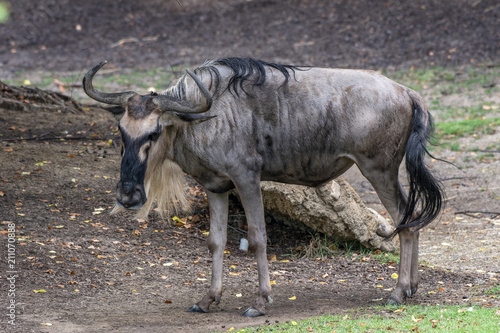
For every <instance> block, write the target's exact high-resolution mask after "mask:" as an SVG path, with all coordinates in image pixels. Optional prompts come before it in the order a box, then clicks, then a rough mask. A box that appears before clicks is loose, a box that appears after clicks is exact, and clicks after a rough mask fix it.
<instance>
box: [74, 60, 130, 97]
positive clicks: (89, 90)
mask: <svg viewBox="0 0 500 333" xmlns="http://www.w3.org/2000/svg"><path fill="white" fill-rule="evenodd" d="M107 63H108V62H107V61H106V60H105V61H103V62H101V63H100V64H99V65H97V66H94V67H93V68H92V69H91V70H89V71H88V72H87V74H85V76H84V77H83V90H84V91H85V93H86V94H87V95H88V96H89V97H90V98H92V99H94V100H96V101H98V102H101V103H106V104H113V105H125V104H126V103H127V100H128V99H129V98H130V97H132V96H134V95H136V93H135V92H133V91H126V92H121V93H103V92H101V91H99V90H97V89H94V87H93V86H92V79H93V78H94V75H95V74H96V73H97V71H98V70H100V69H101V67H102V66H104V65H106V64H107Z"/></svg>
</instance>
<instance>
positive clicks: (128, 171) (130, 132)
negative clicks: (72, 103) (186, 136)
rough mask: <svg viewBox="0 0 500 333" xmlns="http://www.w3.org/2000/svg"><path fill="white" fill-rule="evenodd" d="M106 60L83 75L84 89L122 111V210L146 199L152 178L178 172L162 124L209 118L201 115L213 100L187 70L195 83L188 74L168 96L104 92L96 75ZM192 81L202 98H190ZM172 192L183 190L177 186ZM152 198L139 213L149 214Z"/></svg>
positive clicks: (137, 206)
mask: <svg viewBox="0 0 500 333" xmlns="http://www.w3.org/2000/svg"><path fill="white" fill-rule="evenodd" d="M105 64H106V61H104V62H101V63H100V64H99V65H97V66H95V67H94V68H92V69H91V70H90V71H89V72H88V73H87V74H86V75H85V77H84V78H83V88H84V90H85V93H86V94H87V95H88V96H89V97H90V98H92V99H94V100H96V101H98V102H101V103H105V104H111V105H115V107H112V108H108V109H107V110H108V111H110V112H112V113H114V114H123V117H122V118H121V120H120V125H119V129H120V133H121V137H122V162H121V171H120V181H119V182H118V184H117V194H116V200H117V205H116V207H115V208H116V209H114V211H115V212H116V211H119V210H120V209H123V208H127V209H133V210H137V209H140V208H141V207H143V206H144V204H145V203H146V201H147V199H148V196H149V195H148V192H150V185H151V184H152V182H153V183H154V182H155V180H154V178H155V177H161V176H162V175H161V173H162V172H163V173H165V172H167V171H165V170H164V169H167V170H170V173H172V171H175V172H177V173H179V172H180V168H179V167H178V166H177V165H174V164H173V163H172V162H169V161H168V160H166V154H167V148H166V146H165V144H166V143H165V141H166V140H168V139H167V138H166V134H165V132H166V131H164V128H165V127H168V126H175V125H176V124H181V123H188V122H200V121H204V120H207V119H209V118H211V117H206V116H204V115H201V113H203V112H206V111H208V110H209V109H210V106H211V103H212V98H211V94H210V92H209V91H208V89H207V88H206V87H205V85H204V84H203V83H202V82H201V79H200V78H199V77H198V76H197V75H195V74H194V73H193V72H191V71H189V70H187V73H188V74H189V77H190V78H191V79H192V81H191V80H189V82H188V80H187V76H186V75H184V76H183V77H182V78H181V79H180V80H179V82H178V83H177V85H176V86H174V87H172V88H171V89H170V90H169V92H170V93H168V94H165V95H158V94H155V93H151V94H147V95H140V94H137V93H135V92H132V91H128V92H120V93H103V92H101V91H99V90H96V89H95V88H94V87H93V85H92V79H93V77H94V75H95V74H96V73H97V71H98V70H99V69H100V68H101V67H103V66H104V65H105ZM192 82H194V83H196V86H197V87H198V89H199V90H198V91H200V92H201V94H202V96H199V98H186V90H187V89H188V88H190V87H188V85H189V84H191V83H192ZM193 100H195V101H193ZM159 174H160V175H159ZM163 176H165V175H163ZM171 185H175V184H171ZM177 187H178V186H177ZM181 190H182V189H181ZM155 191H156V197H158V196H159V198H158V199H159V200H160V199H164V198H161V195H158V191H159V190H158V189H155ZM174 191H179V189H178V188H176V189H175V190H174ZM174 195H176V194H175V193H174ZM154 199H155V198H154V195H153V198H151V200H150V202H149V204H148V205H146V206H147V209H146V211H144V212H142V213H140V214H141V215H144V213H145V214H147V211H149V208H150V207H151V204H152V202H151V201H152V200H154ZM158 204H159V205H162V204H163V203H160V202H159V203H158Z"/></svg>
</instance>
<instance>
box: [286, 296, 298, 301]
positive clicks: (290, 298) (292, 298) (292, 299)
mask: <svg viewBox="0 0 500 333" xmlns="http://www.w3.org/2000/svg"><path fill="white" fill-rule="evenodd" d="M288 299H289V300H291V301H295V300H296V299H297V296H292V297H288Z"/></svg>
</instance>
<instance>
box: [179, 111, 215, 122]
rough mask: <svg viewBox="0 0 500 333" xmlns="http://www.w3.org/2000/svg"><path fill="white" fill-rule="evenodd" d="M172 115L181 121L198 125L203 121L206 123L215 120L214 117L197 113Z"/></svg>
mask: <svg viewBox="0 0 500 333" xmlns="http://www.w3.org/2000/svg"><path fill="white" fill-rule="evenodd" d="M174 114H175V115H176V116H177V118H179V119H180V120H182V121H185V122H188V123H195V124H199V123H202V122H204V121H207V120H209V119H212V118H215V117H216V116H204V115H202V114H199V113H179V112H174Z"/></svg>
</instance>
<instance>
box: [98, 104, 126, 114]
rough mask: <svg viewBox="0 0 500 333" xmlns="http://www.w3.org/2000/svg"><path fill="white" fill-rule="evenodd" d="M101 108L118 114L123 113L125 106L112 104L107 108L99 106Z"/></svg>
mask: <svg viewBox="0 0 500 333" xmlns="http://www.w3.org/2000/svg"><path fill="white" fill-rule="evenodd" d="M101 109H104V110H106V111H108V112H111V113H112V114H116V115H120V114H123V113H125V108H124V107H123V106H112V107H109V108H105V107H102V106H101Z"/></svg>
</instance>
